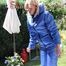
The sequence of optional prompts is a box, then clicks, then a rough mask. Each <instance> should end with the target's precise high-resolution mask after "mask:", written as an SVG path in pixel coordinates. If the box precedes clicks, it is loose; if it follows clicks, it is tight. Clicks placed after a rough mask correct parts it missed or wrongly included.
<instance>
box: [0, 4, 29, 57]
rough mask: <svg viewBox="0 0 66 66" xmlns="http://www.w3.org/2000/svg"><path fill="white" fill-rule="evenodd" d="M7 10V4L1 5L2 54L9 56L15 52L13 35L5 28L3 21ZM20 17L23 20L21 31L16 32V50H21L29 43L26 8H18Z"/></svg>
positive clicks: (0, 38)
mask: <svg viewBox="0 0 66 66" xmlns="http://www.w3.org/2000/svg"><path fill="white" fill-rule="evenodd" d="M6 12H7V7H6V5H0V56H8V55H12V54H13V35H11V34H9V33H8V32H7V31H6V30H4V29H3V27H2V26H3V22H4V19H5V15H6ZM17 12H18V16H19V19H20V21H21V27H20V30H21V32H20V33H19V34H16V51H17V52H18V53H20V52H21V49H22V48H26V47H27V45H28V41H29V40H28V39H29V34H28V31H27V24H26V15H25V10H24V9H23V8H22V9H17Z"/></svg>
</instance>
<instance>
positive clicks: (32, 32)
mask: <svg viewBox="0 0 66 66" xmlns="http://www.w3.org/2000/svg"><path fill="white" fill-rule="evenodd" d="M27 26H28V31H29V36H30V38H29V45H28V48H31V49H34V48H35V44H36V37H37V36H36V35H35V30H34V29H33V28H32V27H30V25H29V24H28V25H27Z"/></svg>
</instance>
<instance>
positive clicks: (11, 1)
mask: <svg viewBox="0 0 66 66" xmlns="http://www.w3.org/2000/svg"><path fill="white" fill-rule="evenodd" d="M15 6H16V3H15V1H13V0H10V8H12V9H13V8H14V7H15Z"/></svg>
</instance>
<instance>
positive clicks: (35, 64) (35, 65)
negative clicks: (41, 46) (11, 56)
mask: <svg viewBox="0 0 66 66" xmlns="http://www.w3.org/2000/svg"><path fill="white" fill-rule="evenodd" d="M24 66H40V62H39V60H35V61H29V62H27V63H26V64H24Z"/></svg>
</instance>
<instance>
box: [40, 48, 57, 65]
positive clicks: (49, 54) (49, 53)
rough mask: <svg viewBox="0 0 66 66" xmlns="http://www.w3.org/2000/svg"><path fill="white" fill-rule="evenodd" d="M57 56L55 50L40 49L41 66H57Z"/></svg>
mask: <svg viewBox="0 0 66 66" xmlns="http://www.w3.org/2000/svg"><path fill="white" fill-rule="evenodd" d="M57 60H58V57H57V54H56V51H55V48H51V47H49V48H46V49H42V48H40V62H41V66H57Z"/></svg>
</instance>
